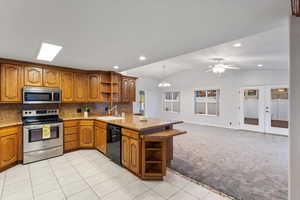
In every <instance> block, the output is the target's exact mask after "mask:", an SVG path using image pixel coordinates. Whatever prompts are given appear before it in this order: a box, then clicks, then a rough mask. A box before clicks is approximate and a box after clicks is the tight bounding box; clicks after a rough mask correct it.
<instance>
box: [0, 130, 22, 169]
mask: <svg viewBox="0 0 300 200" xmlns="http://www.w3.org/2000/svg"><path fill="white" fill-rule="evenodd" d="M17 159H18V134H13V135H8V136H3V137H1V138H0V167H1V168H3V167H6V166H8V165H10V164H12V163H14V162H16V161H17Z"/></svg>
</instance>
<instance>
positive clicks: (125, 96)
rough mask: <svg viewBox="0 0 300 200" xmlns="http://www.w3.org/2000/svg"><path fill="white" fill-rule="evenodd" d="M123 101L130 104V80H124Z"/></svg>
mask: <svg viewBox="0 0 300 200" xmlns="http://www.w3.org/2000/svg"><path fill="white" fill-rule="evenodd" d="M122 101H123V102H129V80H128V79H127V78H122Z"/></svg>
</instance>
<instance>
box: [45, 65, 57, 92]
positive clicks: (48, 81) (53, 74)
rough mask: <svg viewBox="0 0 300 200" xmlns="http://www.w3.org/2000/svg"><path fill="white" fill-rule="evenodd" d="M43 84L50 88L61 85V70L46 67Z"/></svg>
mask: <svg viewBox="0 0 300 200" xmlns="http://www.w3.org/2000/svg"><path fill="white" fill-rule="evenodd" d="M43 86H45V87H49V88H59V87H60V71H59V70H56V69H51V68H49V69H48V68H46V69H44V70H43Z"/></svg>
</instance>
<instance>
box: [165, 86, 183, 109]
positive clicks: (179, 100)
mask: <svg viewBox="0 0 300 200" xmlns="http://www.w3.org/2000/svg"><path fill="white" fill-rule="evenodd" d="M168 92H171V93H172V98H173V93H175V92H178V93H179V99H178V100H174V99H172V100H166V99H165V98H166V93H168ZM166 102H169V103H174V102H175V103H176V102H178V103H179V111H178V112H175V111H173V104H171V105H172V109H171V110H169V111H166V110H165V103H166ZM180 104H181V92H180V91H177V90H175V91H164V92H163V106H162V109H163V112H165V113H173V114H179V113H180V110H181V105H180Z"/></svg>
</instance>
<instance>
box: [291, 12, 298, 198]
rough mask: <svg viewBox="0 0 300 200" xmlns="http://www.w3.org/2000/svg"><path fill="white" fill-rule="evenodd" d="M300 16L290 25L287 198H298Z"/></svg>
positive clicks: (292, 20)
mask: <svg viewBox="0 0 300 200" xmlns="http://www.w3.org/2000/svg"><path fill="white" fill-rule="evenodd" d="M299 66H300V18H299V17H291V25H290V88H291V89H290V91H291V92H290V99H291V101H290V119H291V120H290V137H289V142H290V143H289V144H290V165H289V167H290V170H289V179H290V182H289V200H299V199H300V190H299V187H300V134H299V130H300V106H299V102H300V92H299V91H300V78H299V76H300V67H299Z"/></svg>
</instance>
